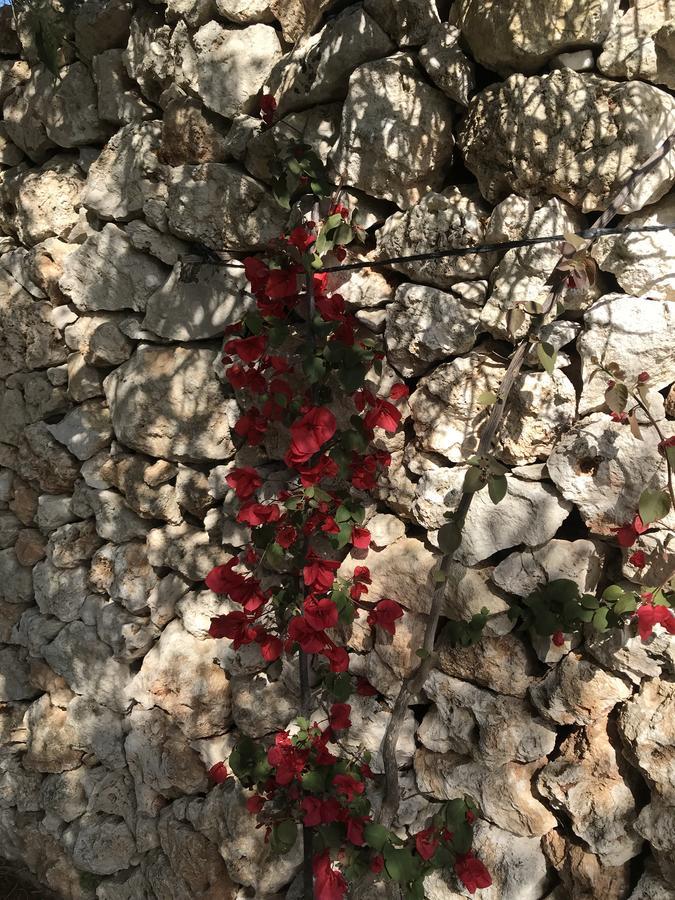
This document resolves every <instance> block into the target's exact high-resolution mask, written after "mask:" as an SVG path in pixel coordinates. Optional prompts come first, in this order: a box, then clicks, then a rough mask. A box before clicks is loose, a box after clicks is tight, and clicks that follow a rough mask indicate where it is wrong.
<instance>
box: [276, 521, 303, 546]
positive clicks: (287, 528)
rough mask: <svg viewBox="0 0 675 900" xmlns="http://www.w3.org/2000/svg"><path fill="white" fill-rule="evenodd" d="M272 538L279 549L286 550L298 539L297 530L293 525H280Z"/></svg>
mask: <svg viewBox="0 0 675 900" xmlns="http://www.w3.org/2000/svg"><path fill="white" fill-rule="evenodd" d="M274 538H275V540H276V542H277V544H278V545H279V546H280V547H283V548H284V550H288V548H289V547H292V546H293V544H294V543H295V542H296V541H297V539H298V529H297V528H295V527H294V526H293V525H280V526H279V528H277V531H276V534H275V535H274Z"/></svg>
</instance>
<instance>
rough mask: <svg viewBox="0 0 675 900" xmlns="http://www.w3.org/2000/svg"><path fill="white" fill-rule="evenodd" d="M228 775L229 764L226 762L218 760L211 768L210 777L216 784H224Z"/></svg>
mask: <svg viewBox="0 0 675 900" xmlns="http://www.w3.org/2000/svg"><path fill="white" fill-rule="evenodd" d="M228 777H229V775H228V772H227V766H226V765H225V763H224V762H217V763H216V764H215V765H213V766H211V768H210V769H209V778H210V779H211V780H212V781H215V783H216V784H222V783H223V782H224V781H226V780H227V779H228Z"/></svg>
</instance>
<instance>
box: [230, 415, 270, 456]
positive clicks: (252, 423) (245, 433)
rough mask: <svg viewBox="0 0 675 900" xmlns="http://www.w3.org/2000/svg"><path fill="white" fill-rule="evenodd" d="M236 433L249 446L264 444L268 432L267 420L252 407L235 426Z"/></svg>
mask: <svg viewBox="0 0 675 900" xmlns="http://www.w3.org/2000/svg"><path fill="white" fill-rule="evenodd" d="M234 431H235V433H236V434H238V435H239V437H242V438H244V440H245V441H246V443H247V444H249V445H250V446H251V447H255V446H257V445H258V444H262V442H263V440H264V439H265V432H266V431H267V419H266V418H265V417H264V416H261V415H260V412H259V411H258V410H257V409H255V407H251V409H249V411H248V412H247V413H245V414H244V415H243V416H242V417H241V418H240V419H239V420H238V422H237V424H236V425H235V426H234Z"/></svg>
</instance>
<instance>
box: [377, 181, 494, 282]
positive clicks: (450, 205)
mask: <svg viewBox="0 0 675 900" xmlns="http://www.w3.org/2000/svg"><path fill="white" fill-rule="evenodd" d="M489 216H490V209H489V207H488V206H487V204H485V203H483V201H482V200H481V199H480V198H479V197H478V196H477V195H476V193H475V192H474V191H472V190H471V189H467V188H458V187H449V188H446V189H445V190H444V191H443V192H442V193H434V192H431V193H427V194H425V196H424V197H423V198H422V199H421V200H420V201H419V203H416V204H415V205H414V206H411V208H410V209H409V210H407V211H406V212H398V213H394V215H393V216H390V217H389V218H388V219H387V221H386V222H385V223H384V226H383V227H382V228H381V229H380V230H379V231H378V232H377V250H378V255H379V257H380V258H385V259H386V258H389V257H397V256H408V255H411V254H412V255H415V254H419V253H428V252H432V251H434V250H451V249H453V248H459V247H471V246H474V245H478V244H482V243H484V241H485V239H486V229H487V225H488V219H489ZM494 262H495V257H494V255H493V254H477V255H466V256H457V257H452V256H447V257H442V258H441V259H431V260H422V261H420V262H414V263H406V262H402V263H393V264H392V268H393V269H395V270H396V271H399V272H403V273H404V274H405V275H407V276H408V277H409V278H410V279H412V280H414V281H423V282H427V283H429V284H433V285H435V286H437V287H440V288H452V286H453V285H454V284H456V283H457V282H462V281H464V280H465V279H479V278H486V277H487V276H488V274H489V273H490V270H491V269H492V267H493V265H494ZM460 296H461V295H460Z"/></svg>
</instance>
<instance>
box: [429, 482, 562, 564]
mask: <svg viewBox="0 0 675 900" xmlns="http://www.w3.org/2000/svg"><path fill="white" fill-rule="evenodd" d="M465 472H466V469H465V468H463V467H456V468H454V469H442V468H439V469H435V470H433V471H431V472H429V473H427V474H425V475H423V476H422V478H421V479H420V481H419V482H418V484H417V487H416V497H415V502H414V505H413V515H414V517H415V520H416V521H417V522H419V524H420V525H423V526H424V527H425V528H431V529H433V528H440V527H441V525H443V524H445V522H446V519H445V518H444V516H443V513H444V512H446V511H447V512H452V511H454V510H455V509H456V508H457V505H458V504H459V500H460V496H461V493H462V488H463V484H464V476H465ZM507 482H508V489H507V492H506V496H505V497H504V499H503V500H502V501H501V502H500V503H499V505H498V506H495V505H494V504H493V503H492V501H491V500H490V498H489V496H488V495H487V491H479V492H478V493H477V494H476V495H475V498H474V501H473V503H472V504H471V508H470V509H469V512H468V515H467V518H466V522H465V525H464V528H463V531H462V543H461V545H460V547H459V549H458V550H457V551H456V552H455V556H454V558H455V559H456V560H457V561H458V562H461V563H464V565H474V564H475V563H477V562H480V561H481V560H484V559H487V558H488V557H490V556H492V554H493V553H496V552H497V551H498V550H505V549H507V548H508V547H515V546H517V545H518V544H525V545H526V546H527V547H536V546H538V545H539V544H544V543H546V541H548V540H550V539H551V538H552V537H553V536H554V534H555V533H556V531H557V530H558V528H560V526H561V525H562V523H563V522H564V521H565V519H566V518H567V516H568V515H569V512H570V509H571V504H569V503H568V502H567V501H565V500H562V499H561V498H560V497H559V495H558V494H557V492H556V491H555V490H554V489H553V488H551V487H550V486H549V485H548V484H546V483H540V482H532V481H521V480H520V479H518V478H514V477H512V476H508V475H507Z"/></svg>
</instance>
